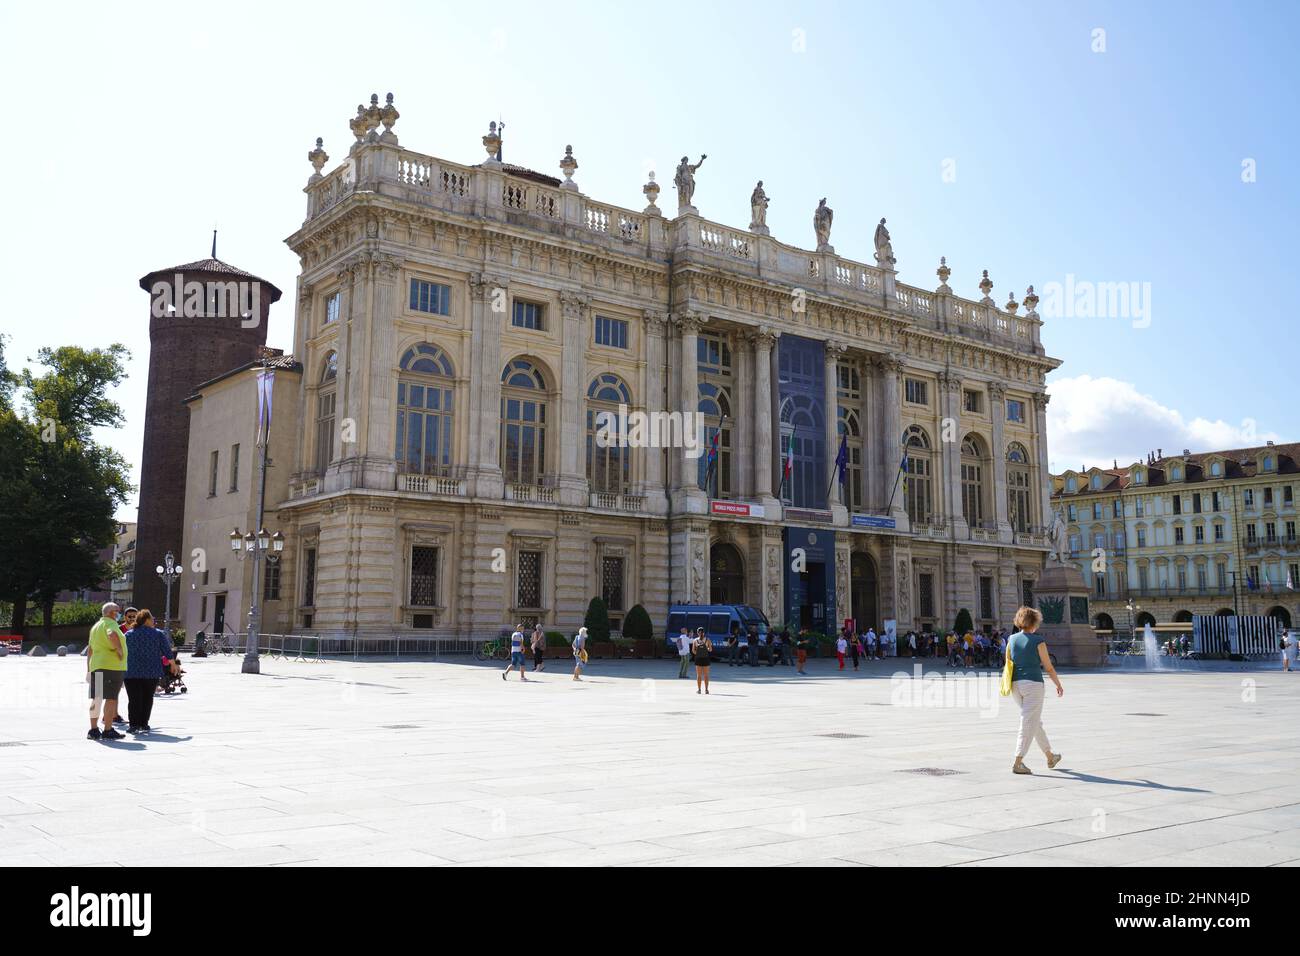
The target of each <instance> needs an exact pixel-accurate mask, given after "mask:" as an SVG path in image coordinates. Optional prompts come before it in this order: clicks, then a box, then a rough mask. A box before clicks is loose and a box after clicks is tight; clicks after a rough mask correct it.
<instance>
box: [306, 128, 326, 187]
mask: <svg viewBox="0 0 1300 956" xmlns="http://www.w3.org/2000/svg"><path fill="white" fill-rule="evenodd" d="M329 161H330V154H329V153H327V152H325V141H324V140H323V139H321V137H319V136H317V137H316V148H315V149H313V150H312V151H311V152H310V153H308V154H307V162H309V163H311V167H312V169H314V170H315V172H314V173H312V174H311V178H310V179H309V180H307V182H308V183H318V182H320V181H321V179H323V178H324V177H323V176H321V170H322V169H324V168H325V164H326V163H328V162H329Z"/></svg>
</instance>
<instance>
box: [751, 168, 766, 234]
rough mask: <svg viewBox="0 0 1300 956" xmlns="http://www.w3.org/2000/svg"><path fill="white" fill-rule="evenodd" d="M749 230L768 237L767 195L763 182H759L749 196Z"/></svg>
mask: <svg viewBox="0 0 1300 956" xmlns="http://www.w3.org/2000/svg"><path fill="white" fill-rule="evenodd" d="M749 210H750V219H749V230H750V232H755V233H758V234H759V235H761V236H766V235H768V228H767V193H765V192H764V191H763V180H761V179H760V180H759V181H758V185H757V186H755V187H754V191H753V192H752V193H750V194H749Z"/></svg>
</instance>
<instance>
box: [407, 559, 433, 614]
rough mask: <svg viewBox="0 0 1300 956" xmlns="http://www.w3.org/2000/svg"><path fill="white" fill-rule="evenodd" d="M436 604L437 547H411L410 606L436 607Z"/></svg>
mask: <svg viewBox="0 0 1300 956" xmlns="http://www.w3.org/2000/svg"><path fill="white" fill-rule="evenodd" d="M437 605H438V549H437V548H429V547H420V546H417V547H414V548H412V549H411V606H412V607H437Z"/></svg>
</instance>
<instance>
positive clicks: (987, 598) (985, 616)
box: [980, 576, 993, 621]
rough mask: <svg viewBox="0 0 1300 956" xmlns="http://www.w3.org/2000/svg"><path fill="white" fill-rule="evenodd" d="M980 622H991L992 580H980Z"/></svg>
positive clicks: (987, 578) (983, 578) (984, 578)
mask: <svg viewBox="0 0 1300 956" xmlns="http://www.w3.org/2000/svg"><path fill="white" fill-rule="evenodd" d="M980 620H983V621H991V620H993V579H992V578H991V577H987V576H985V577H981V578H980Z"/></svg>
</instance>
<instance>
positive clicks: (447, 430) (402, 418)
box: [394, 343, 456, 478]
mask: <svg viewBox="0 0 1300 956" xmlns="http://www.w3.org/2000/svg"><path fill="white" fill-rule="evenodd" d="M454 379H455V372H454V371H453V369H452V364H451V359H450V358H449V357H448V356H447V353H446V352H444V351H443V350H442V349H440V348H438V347H437V346H436V345H427V344H424V343H421V344H420V345H416V346H413V347H411V348H409V349H407V350H406V354H405V355H403V356H402V361H401V363H400V366H399V372H398V377H397V443H396V445H395V446H394V447H395V448H396V451H397V470H398V471H399V472H402V473H404V474H410V475H437V476H439V477H442V478H446V477H449V476H450V473H451V466H452V455H451V442H452V415H453V404H454V400H455V393H456V387H455V381H454Z"/></svg>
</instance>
